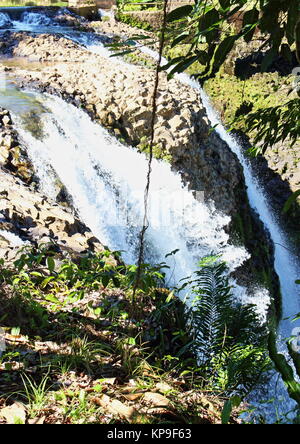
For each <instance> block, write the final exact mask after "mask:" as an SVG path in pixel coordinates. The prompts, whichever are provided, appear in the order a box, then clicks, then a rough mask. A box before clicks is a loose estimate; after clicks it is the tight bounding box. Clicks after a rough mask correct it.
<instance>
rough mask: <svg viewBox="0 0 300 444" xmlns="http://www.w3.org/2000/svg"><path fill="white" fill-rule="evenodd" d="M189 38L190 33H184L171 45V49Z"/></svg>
mask: <svg viewBox="0 0 300 444" xmlns="http://www.w3.org/2000/svg"><path fill="white" fill-rule="evenodd" d="M188 36H189V33H188V32H184V33H182V34H180V35H179V36H178V37H176V38H175V39H174V40H173V41H172V44H171V48H174V46H176V45H178V44H179V43H180V42H182V41H183V40H185V39H186V38H187V37H188Z"/></svg>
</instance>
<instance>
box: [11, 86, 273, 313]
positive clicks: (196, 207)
mask: <svg viewBox="0 0 300 444" xmlns="http://www.w3.org/2000/svg"><path fill="white" fill-rule="evenodd" d="M39 97H41V96H39V95H37V98H39ZM30 99H31V101H32V94H31V96H30ZM43 105H44V107H46V109H48V110H49V112H44V113H43V114H42V116H41V122H42V124H43V131H44V136H43V138H42V140H38V139H36V138H35V137H34V136H33V135H32V134H31V133H30V132H29V131H28V130H27V129H26V125H25V123H24V121H23V120H22V118H20V117H18V116H15V117H14V120H15V122H16V123H17V128H18V131H19V134H20V136H21V137H22V139H23V140H24V143H25V144H26V146H27V147H28V154H29V156H30V157H31V159H32V161H33V163H34V165H35V168H36V170H37V174H38V176H39V178H40V181H41V187H42V190H43V191H44V192H45V193H46V194H47V195H49V196H51V197H53V198H55V196H56V193H57V191H56V187H55V182H56V180H57V177H58V178H59V180H60V181H61V182H62V183H63V184H64V186H65V187H66V189H67V191H68V193H69V194H70V195H71V197H72V201H73V202H74V206H75V208H76V210H77V212H78V214H79V215H80V217H81V219H82V220H83V221H84V222H85V223H86V225H87V226H89V228H90V229H91V230H92V232H93V233H94V234H95V235H96V236H97V237H98V238H99V239H100V240H101V241H102V242H104V243H106V244H107V245H108V246H109V247H110V248H112V249H116V250H123V251H124V259H125V260H126V261H127V262H128V263H133V262H135V261H136V258H137V248H138V234H139V232H140V228H141V224H142V217H143V211H144V188H145V177H146V171H147V159H146V157H145V156H144V155H143V154H140V153H138V152H137V151H136V150H133V149H131V148H129V147H126V146H121V144H120V143H119V142H118V141H117V140H116V139H115V138H114V137H112V136H110V135H109V134H108V133H107V132H106V131H105V130H104V129H103V128H101V127H100V126H99V125H97V124H95V123H93V122H92V121H91V120H90V118H89V117H88V116H87V115H86V114H85V113H84V112H83V111H81V110H78V109H77V108H75V107H74V106H73V105H70V104H67V103H65V102H63V101H62V100H61V99H58V98H53V97H48V98H47V99H46V100H45V99H43ZM132 171H134V174H133V173H132ZM152 171H153V172H152V180H151V189H150V199H149V203H150V207H149V229H148V230H147V234H146V242H147V249H146V251H147V254H148V257H147V258H146V259H147V260H148V261H150V262H152V263H158V262H161V261H167V262H169V265H170V267H171V268H170V271H169V273H168V274H167V279H168V283H169V284H170V285H176V284H177V285H178V284H179V282H180V279H182V278H184V277H187V276H189V275H190V274H191V273H192V272H193V271H195V270H196V268H197V261H198V260H199V259H200V258H201V257H203V256H206V255H210V254H219V255H221V257H222V258H223V259H224V260H225V261H226V262H227V264H228V267H229V270H230V271H233V270H235V269H236V268H238V267H239V266H240V265H241V264H242V263H243V262H244V261H245V260H246V259H247V258H248V257H249V254H248V253H247V252H246V251H245V249H244V248H243V247H237V246H233V245H231V244H230V242H229V237H228V234H226V233H225V231H224V226H225V225H227V224H228V222H229V218H228V217H227V216H222V215H220V214H218V213H217V212H216V211H215V210H214V209H213V208H209V207H207V206H206V205H205V204H204V203H202V202H201V201H200V202H199V201H198V200H196V199H195V197H194V196H193V194H192V192H190V191H188V189H187V187H184V186H183V185H182V182H181V178H180V176H179V175H178V174H175V173H174V172H172V171H171V169H170V166H169V165H168V164H166V163H164V162H159V161H157V160H154V162H153V170H152ZM175 249H179V252H178V253H177V254H176V256H175V260H174V258H173V259H166V258H165V255H166V254H167V253H169V252H170V251H173V250H175ZM235 292H236V293H235V294H236V298H237V299H238V300H240V301H242V302H244V303H248V302H249V300H251V301H252V302H253V301H256V302H257V311H258V313H259V315H260V316H261V318H262V320H265V316H266V311H267V308H268V305H269V296H268V293H267V291H263V290H260V289H256V290H253V295H252V296H251V295H249V293H248V292H247V290H246V289H245V288H243V287H240V286H236V289H235ZM251 297H254V298H255V299H250V298H251Z"/></svg>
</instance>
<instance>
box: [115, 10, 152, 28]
mask: <svg viewBox="0 0 300 444" xmlns="http://www.w3.org/2000/svg"><path fill="white" fill-rule="evenodd" d="M116 19H117V20H118V21H119V22H123V23H126V24H127V25H130V26H132V27H134V28H140V29H143V30H144V31H153V28H152V26H151V25H150V24H149V23H147V22H144V21H142V20H139V19H138V18H137V17H134V16H132V15H130V14H124V13H122V12H118V13H117V14H116Z"/></svg>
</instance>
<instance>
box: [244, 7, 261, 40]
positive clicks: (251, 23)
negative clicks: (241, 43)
mask: <svg viewBox="0 0 300 444" xmlns="http://www.w3.org/2000/svg"><path fill="white" fill-rule="evenodd" d="M258 18H259V12H258V10H257V9H256V8H253V9H250V11H246V12H245V14H244V17H243V28H244V30H245V32H246V33H245V34H244V40H245V42H247V43H248V42H250V41H251V40H252V37H253V35H254V32H255V28H256V25H257V23H258Z"/></svg>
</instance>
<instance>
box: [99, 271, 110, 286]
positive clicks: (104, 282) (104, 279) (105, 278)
mask: <svg viewBox="0 0 300 444" xmlns="http://www.w3.org/2000/svg"><path fill="white" fill-rule="evenodd" d="M109 281H110V276H109V274H105V275H104V276H102V278H101V282H102V285H103V287H105V288H106V287H107V286H108V283H109Z"/></svg>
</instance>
